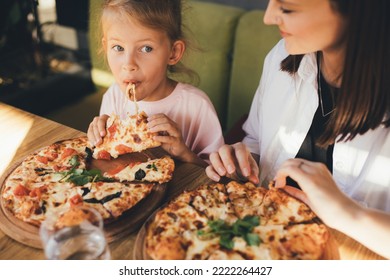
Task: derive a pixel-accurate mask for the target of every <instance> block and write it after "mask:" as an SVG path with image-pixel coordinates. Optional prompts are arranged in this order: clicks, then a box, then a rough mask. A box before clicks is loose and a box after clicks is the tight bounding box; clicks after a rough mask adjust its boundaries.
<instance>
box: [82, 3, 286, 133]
mask: <svg viewBox="0 0 390 280" xmlns="http://www.w3.org/2000/svg"><path fill="white" fill-rule="evenodd" d="M101 2H102V1H101V0H90V32H89V36H90V52H91V58H92V79H93V81H94V83H95V84H97V85H99V86H103V87H107V86H108V85H110V84H111V83H112V82H113V78H112V76H111V74H110V73H109V71H108V68H107V66H106V63H105V62H104V58H103V56H102V55H101V54H98V50H99V48H100V42H101V38H98V37H99V36H98V35H97V34H98V33H97V30H98V28H99V26H98V21H97V20H96V19H97V18H98V17H97V12H98V9H99V8H100V4H101ZM186 6H187V7H186V9H185V12H184V22H185V23H186V25H187V27H188V28H189V29H190V30H191V33H190V34H191V36H193V38H192V40H193V41H195V42H196V45H197V46H199V48H200V49H201V50H200V51H192V50H190V52H189V53H187V55H186V56H185V57H184V60H183V62H184V63H185V64H186V65H187V66H189V67H190V68H192V69H193V70H195V71H196V72H197V73H198V75H199V77H200V81H199V82H198V83H197V84H195V85H196V86H198V87H199V88H201V89H202V90H203V91H205V92H206V93H207V94H208V95H209V97H210V99H211V101H212V102H213V104H214V106H215V108H216V110H217V113H218V116H219V118H220V121H221V124H222V127H223V129H224V131H225V132H226V133H227V132H228V131H231V129H232V128H233V127H234V124H236V123H237V122H238V121H240V119H241V117H242V116H244V115H245V114H247V113H248V112H249V108H250V104H251V101H252V98H253V95H254V93H255V90H256V88H257V86H258V84H259V81H260V76H261V72H262V68H263V61H264V58H265V56H266V54H267V53H268V51H269V50H270V49H271V48H272V47H273V46H274V45H275V44H276V43H277V41H278V40H280V35H279V32H278V31H277V28H276V27H269V26H265V25H264V24H263V15H264V11H261V10H244V9H240V8H237V7H231V6H227V5H222V4H214V3H209V2H199V1H195V0H192V1H187V4H186ZM174 78H176V79H177V80H181V81H186V80H183V78H182V77H180V76H177V77H174ZM233 134H234V133H233Z"/></svg>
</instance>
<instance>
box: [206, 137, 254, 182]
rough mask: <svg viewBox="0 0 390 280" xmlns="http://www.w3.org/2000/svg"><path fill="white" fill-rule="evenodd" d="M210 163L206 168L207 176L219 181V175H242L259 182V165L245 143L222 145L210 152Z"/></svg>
mask: <svg viewBox="0 0 390 280" xmlns="http://www.w3.org/2000/svg"><path fill="white" fill-rule="evenodd" d="M210 163H211V165H209V166H208V167H207V168H206V174H207V176H208V177H209V178H210V179H212V180H214V181H217V182H218V181H219V180H220V179H221V176H232V175H233V174H234V173H237V175H238V176H244V177H246V178H247V179H248V180H249V181H251V182H252V183H254V184H258V183H259V167H258V165H257V162H256V160H255V159H254V158H253V156H252V154H251V153H250V152H249V150H248V148H247V147H246V146H245V144H243V143H241V142H239V143H236V144H233V145H223V146H222V147H221V148H219V150H218V152H214V153H211V154H210Z"/></svg>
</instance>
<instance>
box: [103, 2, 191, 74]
mask: <svg viewBox="0 0 390 280" xmlns="http://www.w3.org/2000/svg"><path fill="white" fill-rule="evenodd" d="M182 6H183V3H182V0H106V1H104V3H103V7H102V12H101V19H100V25H101V31H102V32H103V30H104V29H103V28H104V23H105V22H106V21H109V20H110V19H112V18H118V17H120V18H124V19H125V18H129V17H130V18H132V19H135V20H136V21H138V22H139V23H140V24H142V25H143V26H145V27H147V28H151V29H154V30H159V31H161V32H164V33H165V34H167V36H168V38H169V40H170V41H171V43H174V42H175V41H177V40H181V41H183V42H184V43H185V45H186V48H189V47H191V44H190V42H189V40H188V38H186V36H185V34H184V31H183V29H184V28H185V27H184V25H183V22H182V9H183V7H182ZM168 73H169V74H176V73H180V74H181V73H183V74H186V75H188V76H189V77H190V78H191V79H197V76H198V75H197V74H196V73H195V72H194V71H193V70H191V69H190V68H188V67H186V66H185V65H184V64H183V63H182V62H181V61H179V62H178V63H177V64H175V65H169V66H168Z"/></svg>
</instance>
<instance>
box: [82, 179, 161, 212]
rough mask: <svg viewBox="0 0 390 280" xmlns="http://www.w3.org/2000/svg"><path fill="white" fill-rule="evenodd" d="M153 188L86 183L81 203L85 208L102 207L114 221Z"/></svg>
mask: <svg viewBox="0 0 390 280" xmlns="http://www.w3.org/2000/svg"><path fill="white" fill-rule="evenodd" d="M154 186H155V184H153V183H137V184H130V183H119V182H112V183H109V182H94V183H88V184H86V185H85V186H84V188H85V189H84V190H85V192H84V194H83V195H82V203H83V204H84V205H87V206H92V205H94V204H95V205H96V206H99V207H100V206H103V207H104V208H105V209H106V210H107V211H108V212H109V213H110V215H111V218H112V219H116V218H118V217H119V216H121V215H122V214H123V213H124V212H126V211H128V210H130V209H131V208H133V207H134V206H135V205H136V204H137V203H139V202H140V201H141V200H142V199H144V198H145V197H146V196H147V195H149V194H150V193H151V191H152V190H153V187H154ZM106 220H109V219H106Z"/></svg>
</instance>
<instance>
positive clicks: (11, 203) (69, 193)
mask: <svg viewBox="0 0 390 280" xmlns="http://www.w3.org/2000/svg"><path fill="white" fill-rule="evenodd" d="M92 154H93V149H92V147H90V146H89V145H88V141H87V138H86V137H81V138H75V139H69V140H64V141H60V142H57V143H54V144H52V145H49V146H47V147H44V148H42V149H40V150H39V151H37V152H35V153H33V154H31V155H29V156H27V157H26V158H25V159H24V160H23V161H22V162H21V163H20V164H19V165H18V166H17V167H16V168H15V169H14V170H13V171H12V172H11V173H10V174H9V176H8V177H7V178H6V179H5V181H4V183H3V186H2V193H1V199H2V205H3V206H4V208H5V209H7V210H8V211H9V212H10V213H11V214H12V215H13V216H14V217H16V218H17V219H20V220H22V221H24V222H27V223H30V224H33V225H37V226H39V225H40V224H41V223H42V222H43V221H44V220H46V219H47V218H48V216H54V217H57V216H58V215H59V214H60V213H65V212H67V211H70V210H72V209H73V208H74V207H76V206H88V207H92V208H95V209H96V210H97V211H98V212H99V213H100V214H101V215H102V217H103V219H104V221H105V222H110V221H113V220H116V219H118V218H119V217H121V216H122V215H123V214H125V213H126V212H127V211H129V210H130V209H132V208H133V207H134V206H136V205H137V204H138V203H139V202H140V201H142V200H143V199H144V198H146V197H147V196H148V195H149V194H150V193H151V192H152V191H153V189H154V188H156V187H157V185H158V184H161V183H163V182H168V181H169V180H170V179H171V177H172V173H173V169H174V163H173V160H172V159H171V158H169V157H168V156H166V157H163V158H162V159H149V158H148V159H147V160H146V162H139V163H137V164H135V166H138V169H137V168H136V169H130V170H129V168H127V169H126V168H125V169H126V170H124V171H123V173H126V175H121V173H120V172H119V173H120V174H119V175H120V176H115V175H118V174H111V175H109V174H106V173H105V172H102V171H101V170H99V169H92V168H91V161H92V160H93V159H92ZM140 170H142V172H144V173H145V176H143V178H141V179H139V180H138V178H137V176H140V175H139V174H140V173H141V171H140ZM133 171H134V174H132V172H133ZM149 173H151V174H149ZM123 176H124V177H123ZM123 178H124V179H123Z"/></svg>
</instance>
